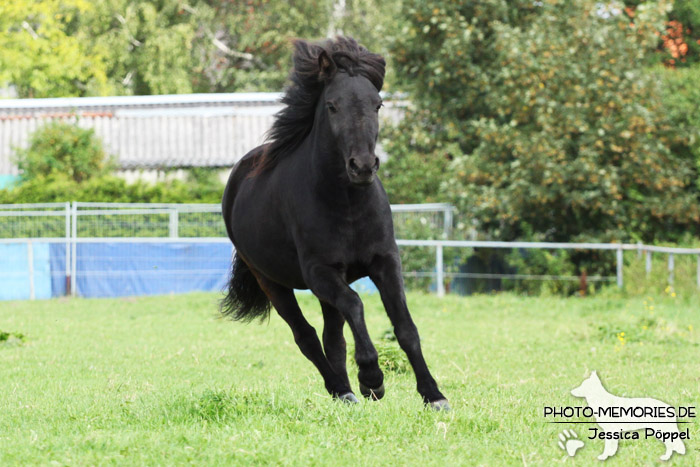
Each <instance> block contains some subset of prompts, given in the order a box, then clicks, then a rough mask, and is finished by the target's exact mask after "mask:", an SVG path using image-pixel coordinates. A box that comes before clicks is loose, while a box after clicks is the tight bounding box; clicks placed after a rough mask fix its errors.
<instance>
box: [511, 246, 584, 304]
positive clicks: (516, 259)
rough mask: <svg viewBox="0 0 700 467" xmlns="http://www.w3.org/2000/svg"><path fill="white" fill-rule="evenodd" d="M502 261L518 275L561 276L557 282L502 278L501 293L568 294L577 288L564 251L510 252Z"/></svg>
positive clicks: (573, 267)
mask: <svg viewBox="0 0 700 467" xmlns="http://www.w3.org/2000/svg"><path fill="white" fill-rule="evenodd" d="M505 260H506V262H507V264H508V266H510V267H511V268H512V269H513V270H514V271H516V273H517V274H527V275H532V276H561V277H562V278H560V279H554V278H552V279H544V280H542V279H534V280H533V279H526V280H522V279H504V280H503V290H514V291H517V292H524V293H529V294H539V293H543V292H547V293H555V294H563V295H571V294H572V293H574V292H575V291H576V290H578V289H579V282H578V281H577V280H573V281H572V280H569V279H571V278H572V277H575V276H577V275H578V274H577V272H576V266H575V265H574V263H573V262H572V261H571V254H570V253H569V252H568V251H567V250H556V251H550V250H536V249H529V250H511V251H510V252H509V253H508V254H506V255H505Z"/></svg>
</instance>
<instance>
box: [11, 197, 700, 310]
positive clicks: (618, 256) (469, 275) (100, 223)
mask: <svg viewBox="0 0 700 467" xmlns="http://www.w3.org/2000/svg"><path fill="white" fill-rule="evenodd" d="M392 212H393V216H394V224H395V226H396V230H397V236H399V237H401V236H405V237H413V238H402V239H399V240H397V243H398V245H399V248H400V252H401V255H402V259H403V263H404V275H405V279H406V283H407V285H409V286H412V287H420V288H424V289H430V290H433V291H435V292H437V293H438V295H443V294H444V293H446V292H448V291H450V290H451V291H458V292H460V293H470V292H474V291H482V292H483V291H489V290H493V289H494V288H495V284H497V285H498V287H499V288H501V287H505V288H506V289H509V290H510V289H512V290H521V291H531V290H533V289H534V288H536V287H534V286H526V285H524V284H526V283H536V282H544V281H547V283H548V284H549V287H554V288H555V289H557V290H561V291H571V290H575V289H576V287H578V286H579V284H582V285H581V287H583V286H584V285H585V284H586V283H588V282H617V285H618V286H620V287H622V286H623V285H624V274H623V272H624V271H623V267H624V261H623V259H624V258H623V253H624V252H625V251H632V250H635V251H637V252H638V257H639V258H638V260H639V261H642V262H645V270H646V271H647V274H649V273H650V272H651V264H652V263H651V257H652V254H661V255H667V259H668V266H667V272H668V283H669V284H673V281H674V280H675V279H676V277H674V276H675V275H676V270H677V268H676V263H677V262H679V261H681V260H680V259H679V258H680V257H681V255H684V256H683V257H685V259H684V260H683V261H682V262H681V263H680V264H682V265H683V269H682V271H683V280H684V281H686V282H687V274H688V265H687V264H686V263H687V261H686V260H687V259H688V258H687V257H688V256H689V257H690V258H691V259H692V261H694V262H695V261H696V262H697V268H696V269H697V279H696V282H697V285H698V288H700V249H695V248H672V247H658V246H647V245H641V244H634V245H630V244H601V243H551V242H549V243H548V242H539V243H538V242H499V241H475V240H474V241H472V240H452V239H450V237H451V236H452V223H453V217H454V216H453V208H452V207H451V206H450V205H446V204H431V205H397V206H392ZM416 226H418V227H416ZM415 236H418V237H419V238H415ZM17 237H18V238H17ZM421 237H422V238H421ZM0 250H2V251H0V257H3V259H5V261H3V262H2V268H0V280H2V284H3V291H2V293H0V299H8V298H13V297H15V298H17V297H24V298H41V297H46V296H47V294H48V296H58V295H65V294H73V295H81V296H124V295H142V294H144V295H145V294H155V293H180V292H184V291H189V290H218V289H220V288H221V287H223V284H224V283H225V278H226V276H227V274H228V272H229V271H228V268H229V265H230V257H231V253H232V246H231V244H230V242H229V240H228V238H227V237H226V231H225V227H224V224H223V222H222V219H221V207H220V205H218V204H145V203H141V204H139V203H133V204H132V203H82V202H75V203H72V204H70V203H48V204H25V205H5V206H2V205H0ZM534 250H548V251H552V253H551V255H549V256H547V258H548V261H549V262H547V263H546V264H544V265H542V264H537V259H538V257H537V255H535V254H534ZM572 250H578V251H581V250H591V251H592V250H598V251H601V252H606V251H607V252H608V253H607V254H610V255H611V256H610V261H611V263H610V264H613V262H614V263H615V271H616V274H615V275H614V276H604V275H590V276H586V275H585V274H581V275H579V273H578V272H576V271H573V270H567V269H565V268H564V269H561V268H560V269H557V267H556V266H557V264H558V263H557V258H556V256H557V255H563V254H565V252H567V251H572ZM489 251H490V252H494V251H499V252H501V253H499V254H498V255H493V254H491V253H488V252H489ZM485 252H486V253H485ZM677 256H678V257H679V258H676V257H677ZM493 258H496V260H497V261H496V262H495V263H494V262H493ZM550 260H551V261H550ZM489 261H490V262H491V264H488V263H489ZM499 261H500V263H499ZM693 267H695V265H693ZM690 274H691V275H692V274H693V272H690ZM577 283H578V284H577ZM361 288H363V289H364V290H373V285H372V284H371V282H369V281H364V282H363V283H362V284H361ZM47 290H48V292H47ZM3 293H4V295H3Z"/></svg>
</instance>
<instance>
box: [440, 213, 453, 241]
mask: <svg viewBox="0 0 700 467" xmlns="http://www.w3.org/2000/svg"><path fill="white" fill-rule="evenodd" d="M443 222H444V223H445V225H443V226H442V229H443V234H444V235H445V239H446V240H449V238H450V236H451V235H452V222H453V220H452V206H450V207H448V208H445V215H444V216H443Z"/></svg>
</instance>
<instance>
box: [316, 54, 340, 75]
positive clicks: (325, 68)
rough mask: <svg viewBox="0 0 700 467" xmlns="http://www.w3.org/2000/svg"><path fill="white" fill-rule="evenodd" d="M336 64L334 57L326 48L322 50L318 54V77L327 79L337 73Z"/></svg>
mask: <svg viewBox="0 0 700 467" xmlns="http://www.w3.org/2000/svg"><path fill="white" fill-rule="evenodd" d="M335 70H336V66H335V63H334V62H333V59H332V58H331V57H330V56H329V55H328V53H327V52H326V51H325V50H322V51H321V53H320V54H319V55H318V77H319V78H320V79H322V80H327V79H329V78H331V77H332V76H333V74H334V73H335Z"/></svg>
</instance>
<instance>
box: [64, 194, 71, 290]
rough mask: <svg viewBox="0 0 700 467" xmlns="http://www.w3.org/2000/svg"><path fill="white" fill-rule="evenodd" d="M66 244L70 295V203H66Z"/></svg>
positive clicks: (67, 280)
mask: <svg viewBox="0 0 700 467" xmlns="http://www.w3.org/2000/svg"><path fill="white" fill-rule="evenodd" d="M65 209H66V244H65V245H64V247H65V248H66V295H70V291H71V280H70V275H71V274H70V273H71V268H70V265H71V259H70V258H71V255H70V250H71V242H70V237H71V235H70V233H71V230H70V201H66V207H65Z"/></svg>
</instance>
